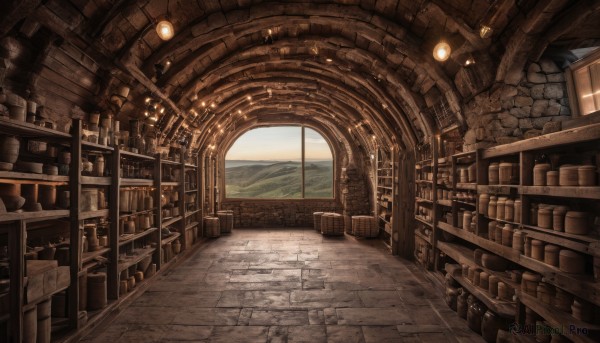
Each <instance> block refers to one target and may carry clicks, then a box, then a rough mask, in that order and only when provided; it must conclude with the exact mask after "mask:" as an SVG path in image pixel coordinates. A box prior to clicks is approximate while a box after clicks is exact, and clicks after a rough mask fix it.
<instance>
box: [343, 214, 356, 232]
mask: <svg viewBox="0 0 600 343" xmlns="http://www.w3.org/2000/svg"><path fill="white" fill-rule="evenodd" d="M344 231H346V233H347V234H349V235H353V234H354V232H352V217H351V216H349V215H347V214H345V215H344Z"/></svg>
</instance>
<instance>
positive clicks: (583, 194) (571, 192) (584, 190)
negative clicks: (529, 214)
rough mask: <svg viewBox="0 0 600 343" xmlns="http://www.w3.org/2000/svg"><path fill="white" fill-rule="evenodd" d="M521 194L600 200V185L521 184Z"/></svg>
mask: <svg viewBox="0 0 600 343" xmlns="http://www.w3.org/2000/svg"><path fill="white" fill-rule="evenodd" d="M521 194H525V195H543V196H551V197H562V198H581V199H594V200H600V187H579V186H521Z"/></svg>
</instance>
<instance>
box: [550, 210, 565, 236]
mask: <svg viewBox="0 0 600 343" xmlns="http://www.w3.org/2000/svg"><path fill="white" fill-rule="evenodd" d="M567 211H568V207H566V206H556V207H554V209H553V210H552V229H553V230H554V231H565V215H566V214H567Z"/></svg>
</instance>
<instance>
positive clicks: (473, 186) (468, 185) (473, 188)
mask: <svg viewBox="0 0 600 343" xmlns="http://www.w3.org/2000/svg"><path fill="white" fill-rule="evenodd" d="M455 177H456V175H455ZM455 188H456V189H464V190H470V191H476V190H477V184H476V183H460V182H457V183H456V187H455Z"/></svg>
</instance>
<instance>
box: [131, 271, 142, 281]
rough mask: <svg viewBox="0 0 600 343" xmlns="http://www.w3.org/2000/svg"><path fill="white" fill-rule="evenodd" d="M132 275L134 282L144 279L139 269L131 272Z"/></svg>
mask: <svg viewBox="0 0 600 343" xmlns="http://www.w3.org/2000/svg"><path fill="white" fill-rule="evenodd" d="M133 277H134V278H135V283H136V284H138V283H140V282H142V281H144V273H142V272H140V271H137V272H135V274H133Z"/></svg>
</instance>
